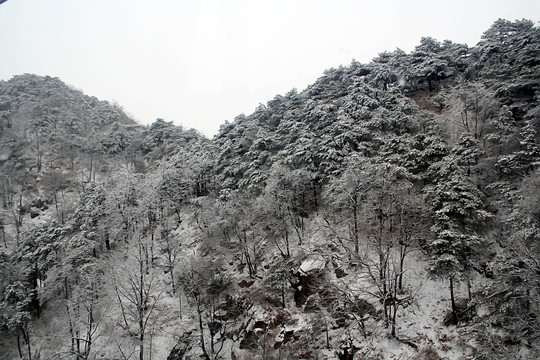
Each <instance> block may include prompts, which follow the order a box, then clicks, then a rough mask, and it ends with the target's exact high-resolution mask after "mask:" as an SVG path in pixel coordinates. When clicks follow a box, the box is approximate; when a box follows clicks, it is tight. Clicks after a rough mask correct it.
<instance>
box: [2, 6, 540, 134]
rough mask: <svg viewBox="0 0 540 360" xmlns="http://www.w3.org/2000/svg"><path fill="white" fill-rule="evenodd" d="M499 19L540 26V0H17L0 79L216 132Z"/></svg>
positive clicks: (6, 17)
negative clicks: (285, 97)
mask: <svg viewBox="0 0 540 360" xmlns="http://www.w3.org/2000/svg"><path fill="white" fill-rule="evenodd" d="M498 18H505V19H508V20H515V19H522V18H527V19H530V20H533V21H534V22H535V23H537V24H538V21H539V20H540V1H539V0H510V1H502V0H501V1H499V0H482V1H474V0H469V1H464V0H452V1H451V0H446V1H436V0H431V1H420V0H414V1H412V0H400V1H398V0H395V1H391V0H369V1H363V0H357V1H353V0H349V1H347V0H327V1H317V0H309V1H308V0H268V1H266V0H245V1H242V0H222V1H219V0H170V1H168V0H153V1H149V0H146V1H142V0H8V1H7V2H5V3H3V4H2V5H0V79H2V80H9V79H10V78H11V77H12V76H13V75H17V74H23V73H33V74H38V75H50V76H54V77H59V78H60V79H62V80H63V81H65V82H66V83H68V84H69V85H72V86H74V87H76V88H79V89H81V90H83V91H84V92H85V93H86V94H87V95H93V96H96V97H98V98H100V99H102V100H109V101H117V102H118V103H119V104H120V105H121V106H123V107H124V109H125V110H126V111H127V112H128V113H129V114H130V115H131V116H132V117H133V118H135V119H136V120H137V121H138V122H140V123H142V124H149V123H152V122H153V121H154V120H155V119H156V118H158V117H159V118H164V119H165V120H167V121H174V122H175V123H176V124H179V125H182V126H184V127H186V128H192V127H193V128H196V129H198V130H199V131H201V132H202V133H204V134H205V135H207V136H210V137H211V136H213V135H214V134H215V133H216V132H217V130H218V128H219V125H220V124H222V123H223V122H224V121H225V120H229V121H232V120H234V118H235V117H236V116H237V115H239V114H241V113H245V114H246V115H247V114H250V113H251V112H253V110H254V109H255V107H256V106H257V105H258V104H259V103H263V104H266V102H267V101H268V100H271V99H272V98H274V96H275V95H277V94H284V93H286V92H287V91H289V90H290V89H292V88H297V89H298V90H302V89H304V88H305V87H306V86H307V85H308V84H310V83H312V82H314V81H315V80H316V79H317V78H318V77H319V76H320V75H322V73H323V71H324V70H325V69H328V68H331V67H338V66H339V65H348V64H350V63H351V60H352V59H353V58H355V59H356V60H358V61H360V62H364V63H366V62H369V61H370V60H371V59H372V58H373V57H375V56H377V54H378V53H380V52H382V51H393V50H395V49H396V48H398V47H399V48H401V49H403V50H405V51H407V52H409V51H411V50H412V49H413V48H414V46H416V45H417V44H418V43H419V40H420V38H421V37H422V36H431V37H433V38H435V39H437V40H440V41H442V40H446V39H449V40H452V41H454V42H458V43H466V44H468V45H469V46H474V45H475V44H476V43H477V42H478V41H479V40H480V36H481V35H482V33H483V32H484V31H485V30H487V29H488V27H489V26H490V25H491V24H492V23H493V22H494V21H495V20H497V19H498Z"/></svg>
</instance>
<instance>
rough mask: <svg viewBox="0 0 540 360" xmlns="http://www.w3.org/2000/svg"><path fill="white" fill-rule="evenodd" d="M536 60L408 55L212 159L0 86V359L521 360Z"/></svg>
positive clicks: (81, 108)
mask: <svg viewBox="0 0 540 360" xmlns="http://www.w3.org/2000/svg"><path fill="white" fill-rule="evenodd" d="M539 49H540V31H539V29H538V28H537V27H535V26H534V24H533V23H531V22H530V21H526V20H522V21H516V22H509V21H506V20H499V21H497V22H496V23H495V24H494V25H493V26H492V27H491V28H490V29H488V31H486V33H485V34H484V36H483V39H482V41H481V42H480V43H479V44H478V45H476V46H475V47H472V48H469V47H467V46H466V45H461V44H454V43H452V42H450V41H445V42H443V43H440V42H438V41H436V40H434V39H432V38H423V39H422V40H421V42H420V44H419V45H418V46H417V47H416V48H415V50H414V51H413V52H411V53H409V54H407V53H405V52H403V51H401V50H396V51H394V52H385V53H381V54H379V56H378V57H377V58H375V59H374V60H373V61H372V62H371V63H369V64H360V63H357V62H354V61H353V63H352V64H351V65H350V66H347V67H340V68H338V69H330V70H327V71H326V72H325V73H324V74H323V76H321V77H320V78H319V79H318V80H317V81H316V82H315V83H314V84H312V85H310V86H309V87H308V88H306V89H305V90H302V91H300V92H299V91H297V90H291V91H290V92H289V93H287V94H285V95H283V96H281V95H278V96H276V97H275V98H274V99H273V100H271V101H269V102H268V103H267V104H266V105H265V106H263V105H261V106H260V107H259V108H258V109H257V110H256V111H255V112H254V113H253V114H250V115H247V116H246V115H240V116H238V117H237V118H236V119H235V120H234V121H233V122H231V123H225V124H224V125H223V126H222V127H221V129H220V132H219V134H218V135H217V136H216V137H215V138H214V139H213V140H212V141H210V140H208V139H205V138H203V137H202V136H200V135H199V134H198V133H196V132H195V131H193V130H184V129H181V128H179V127H176V126H174V125H172V123H167V122H165V121H164V120H160V119H158V120H157V121H156V122H155V123H154V124H152V125H151V126H150V127H142V126H140V125H137V124H135V123H133V122H132V121H131V120H130V119H129V118H128V117H127V116H126V115H125V114H124V113H123V112H122V110H121V109H120V108H119V107H118V106H114V105H110V104H108V103H107V102H102V101H98V100H97V99H95V98H90V97H87V96H85V95H83V94H81V93H80V92H78V91H76V90H73V89H70V88H69V87H67V86H65V84H63V83H62V82H61V81H60V80H58V79H53V78H48V77H45V78H43V77H38V76H34V75H22V76H18V77H15V78H13V79H12V80H10V81H8V82H2V83H0V111H1V113H0V119H1V121H2V122H1V125H2V127H1V133H0V149H1V150H0V167H1V169H2V172H1V173H0V174H1V181H2V188H1V195H2V204H1V206H2V212H1V213H0V220H1V223H0V225H1V231H2V233H1V235H2V239H1V240H2V244H1V245H2V250H0V271H1V274H2V277H1V279H0V290H1V292H0V294H2V297H1V299H0V300H1V303H0V327H1V330H2V340H1V341H0V358H2V356H3V358H6V359H10V358H14V357H17V356H20V357H21V358H30V357H33V358H34V359H35V358H38V357H41V358H59V359H64V358H66V359H68V358H75V359H101V358H103V359H129V358H136V357H138V358H139V359H150V358H159V359H165V358H167V359H170V360H175V359H184V358H185V359H189V358H197V357H202V358H206V359H219V358H224V359H259V358H260V359H273V358H276V359H282V358H283V359H327V358H329V359H330V358H333V359H353V358H354V359H398V358H399V359H406V358H408V359H443V358H444V359H463V358H471V359H473V358H474V359H492V358H522V359H529V358H537V357H539V356H540V341H539V336H540V321H539V319H538V315H537V313H538V310H539V308H540V277H539V274H540V267H539V263H538V259H539V258H540V246H539V244H540V214H539V210H538V209H540V196H539V194H540V191H539V187H540V184H539V183H538V178H539V175H540V173H539V172H540V169H539V164H540V144H539V135H538V134H539V131H540V103H539V99H540V50H539ZM2 354H5V355H2Z"/></svg>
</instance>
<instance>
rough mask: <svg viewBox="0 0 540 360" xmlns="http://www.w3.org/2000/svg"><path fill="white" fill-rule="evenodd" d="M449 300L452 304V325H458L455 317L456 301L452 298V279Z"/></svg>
mask: <svg viewBox="0 0 540 360" xmlns="http://www.w3.org/2000/svg"><path fill="white" fill-rule="evenodd" d="M450 300H451V302H452V323H453V324H454V325H457V323H458V316H457V307H456V300H455V298H454V277H453V276H451V277H450Z"/></svg>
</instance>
